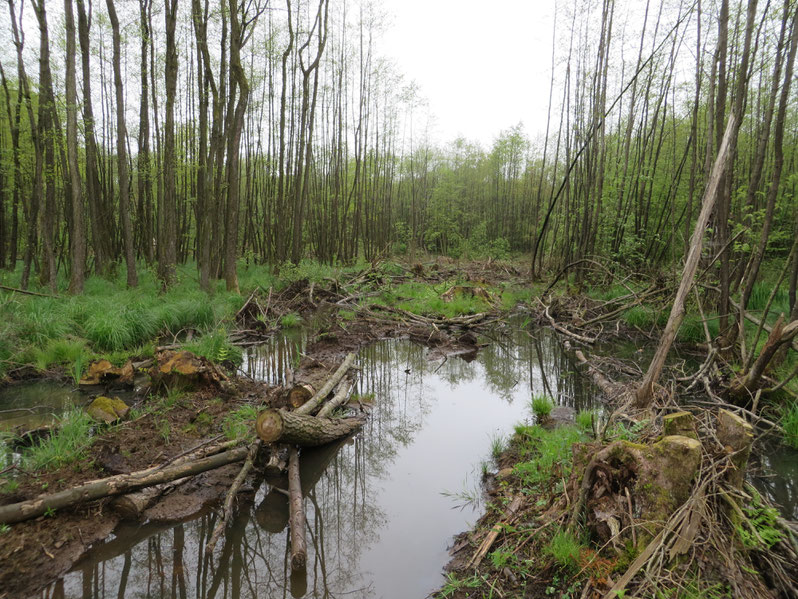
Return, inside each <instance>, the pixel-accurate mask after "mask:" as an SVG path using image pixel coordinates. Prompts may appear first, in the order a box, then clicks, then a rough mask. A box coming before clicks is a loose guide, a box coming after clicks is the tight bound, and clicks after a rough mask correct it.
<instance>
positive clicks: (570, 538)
mask: <svg viewBox="0 0 798 599" xmlns="http://www.w3.org/2000/svg"><path fill="white" fill-rule="evenodd" d="M583 547H584V545H583V544H582V542H581V541H580V540H579V539H578V538H577V537H576V536H575V535H574V534H572V533H570V532H568V531H567V530H562V529H560V530H558V531H557V532H556V533H554V536H552V537H551V539H550V540H549V542H548V543H547V544H546V545H545V546H544V547H543V552H544V553H545V554H546V555H548V556H551V558H552V559H554V561H555V563H557V564H558V565H559V566H560V567H561V568H563V569H565V570H575V569H576V568H577V567H578V566H579V554H580V553H581V551H582V549H583Z"/></svg>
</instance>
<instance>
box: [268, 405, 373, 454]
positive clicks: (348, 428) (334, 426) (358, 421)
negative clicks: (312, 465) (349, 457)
mask: <svg viewBox="0 0 798 599" xmlns="http://www.w3.org/2000/svg"><path fill="white" fill-rule="evenodd" d="M362 425H363V419H362V418H332V419H331V418H316V417H315V416H308V415H306V414H298V413H297V412H286V411H285V410H272V409H269V410H264V411H263V412H261V414H260V416H258V421H257V423H256V424H255V430H256V431H257V432H258V436H259V437H260V438H261V439H263V441H265V442H266V443H275V442H280V443H291V444H293V445H299V446H300V447H315V446H318V445H326V444H327V443H331V442H333V441H335V440H336V439H340V438H341V437H345V436H347V435H350V434H352V433H353V432H355V431H356V430H357V429H359V428H360V427H361V426H362Z"/></svg>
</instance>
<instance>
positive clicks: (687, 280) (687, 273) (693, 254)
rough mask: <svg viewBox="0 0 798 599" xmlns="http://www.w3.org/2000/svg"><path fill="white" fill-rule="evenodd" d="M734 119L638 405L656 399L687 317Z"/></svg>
mask: <svg viewBox="0 0 798 599" xmlns="http://www.w3.org/2000/svg"><path fill="white" fill-rule="evenodd" d="M735 121H736V117H735V115H734V113H732V114H730V115H729V122H728V124H727V125H726V132H725V133H724V134H723V140H722V141H721V144H720V148H719V150H718V156H717V158H716V159H715V164H714V166H713V167H712V172H711V173H710V176H709V182H708V183H707V188H706V190H705V191H704V199H703V200H702V201H701V212H700V213H699V214H698V220H697V221H696V224H695V227H694V228H693V236H692V239H691V241H690V251H689V252H688V253H687V258H686V259H685V262H684V269H683V271H682V278H681V281H680V282H679V289H678V291H677V292H676V297H675V298H674V300H673V307H672V308H671V313H670V316H669V317H668V323H667V324H666V325H665V330H664V331H663V333H662V337H661V339H660V342H659V346H658V347H657V351H656V352H655V354H654V357H653V359H652V360H651V364H650V365H649V367H648V371H647V372H646V374H645V376H644V377H643V381H642V383H641V384H640V387H638V389H637V391H636V392H635V404H636V405H637V406H639V407H646V406H648V405H649V404H650V403H651V401H652V400H653V398H654V385H656V383H657V380H659V375H660V373H661V372H662V368H663V367H664V366H665V359H666V358H667V357H668V352H669V351H670V349H671V345H672V344H673V341H674V339H676V333H677V332H678V331H679V327H680V326H681V324H682V320H683V319H684V312H685V310H684V304H685V301H686V300H687V294H688V293H689V292H690V288H691V287H692V286H693V278H694V277H695V273H696V270H697V268H698V261H699V258H700V257H701V248H702V246H703V240H704V233H705V231H706V227H707V223H709V217H710V214H711V213H712V209H713V207H714V204H715V197H716V196H717V192H718V186H719V184H720V180H721V177H722V174H723V171H724V169H725V168H726V161H727V160H728V157H729V153H730V151H731V147H730V142H731V138H732V134H733V132H734V130H735V128H736V126H737V124H736V122H735Z"/></svg>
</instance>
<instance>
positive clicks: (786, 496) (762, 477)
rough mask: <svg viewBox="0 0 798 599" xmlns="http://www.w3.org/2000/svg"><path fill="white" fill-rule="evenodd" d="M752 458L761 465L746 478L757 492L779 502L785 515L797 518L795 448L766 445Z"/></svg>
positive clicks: (797, 465)
mask: <svg viewBox="0 0 798 599" xmlns="http://www.w3.org/2000/svg"><path fill="white" fill-rule="evenodd" d="M755 461H756V462H758V463H759V464H758V465H759V466H760V468H758V469H757V470H756V471H755V473H754V475H752V476H750V477H749V480H750V481H751V482H752V483H753V485H754V486H755V487H756V489H757V491H759V492H760V493H762V494H763V495H764V496H766V497H768V498H769V499H770V500H772V501H773V502H774V503H775V504H776V505H778V506H779V509H780V511H781V515H782V516H783V517H784V518H786V519H788V520H798V450H795V449H791V448H789V447H786V446H784V445H781V444H779V445H770V444H769V445H766V446H764V447H763V448H761V451H759V452H757V454H756V457H755Z"/></svg>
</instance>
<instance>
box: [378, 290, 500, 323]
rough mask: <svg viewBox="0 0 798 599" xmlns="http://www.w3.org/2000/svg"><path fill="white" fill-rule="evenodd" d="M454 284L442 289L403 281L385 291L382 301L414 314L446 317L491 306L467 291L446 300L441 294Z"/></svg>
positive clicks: (486, 308)
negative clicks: (448, 300)
mask: <svg viewBox="0 0 798 599" xmlns="http://www.w3.org/2000/svg"><path fill="white" fill-rule="evenodd" d="M452 285H453V284H450V283H448V282H447V283H444V285H442V286H441V288H440V289H436V288H435V287H433V286H432V285H428V284H426V283H417V282H410V283H403V284H402V285H398V286H396V287H394V288H393V289H391V290H390V291H386V292H384V293H383V295H382V301H383V302H384V303H385V304H387V305H393V306H396V307H397V308H400V309H402V310H407V311H408V312H412V313H414V314H419V315H422V316H434V317H439V316H442V317H444V318H454V317H455V316H463V315H467V314H477V313H479V312H484V311H486V310H488V309H489V308H490V306H489V305H488V303H487V302H486V301H485V300H484V299H483V298H481V297H477V296H473V295H470V294H467V293H457V294H455V296H454V298H452V300H451V301H450V302H446V301H444V300H443V299H441V294H442V293H445V292H446V291H447V290H448V289H450V288H451V287H452Z"/></svg>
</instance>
